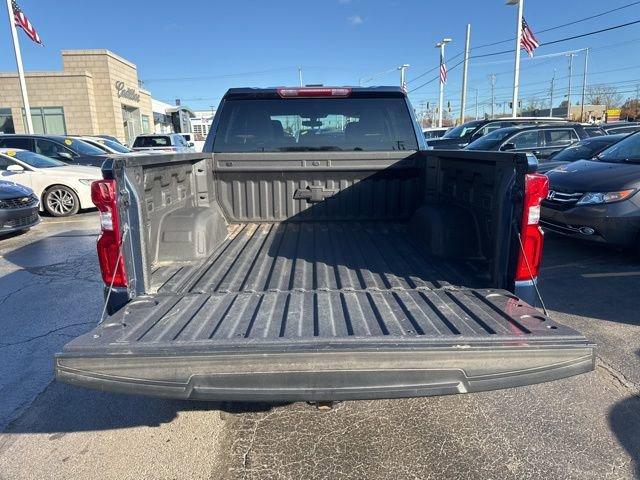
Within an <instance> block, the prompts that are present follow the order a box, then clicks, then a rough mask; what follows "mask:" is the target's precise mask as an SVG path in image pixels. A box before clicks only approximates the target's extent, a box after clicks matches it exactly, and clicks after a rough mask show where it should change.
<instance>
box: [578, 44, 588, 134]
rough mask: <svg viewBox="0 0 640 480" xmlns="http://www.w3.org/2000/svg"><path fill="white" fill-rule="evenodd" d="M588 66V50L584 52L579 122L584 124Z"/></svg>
mask: <svg viewBox="0 0 640 480" xmlns="http://www.w3.org/2000/svg"><path fill="white" fill-rule="evenodd" d="M588 66H589V49H588V48H587V49H585V52H584V73H583V74H582V102H581V105H582V107H581V108H580V121H581V122H584V102H585V98H586V96H587V68H588Z"/></svg>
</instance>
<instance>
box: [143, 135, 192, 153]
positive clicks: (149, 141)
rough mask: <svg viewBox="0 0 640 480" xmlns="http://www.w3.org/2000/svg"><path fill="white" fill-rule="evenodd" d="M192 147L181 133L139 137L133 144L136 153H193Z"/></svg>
mask: <svg viewBox="0 0 640 480" xmlns="http://www.w3.org/2000/svg"><path fill="white" fill-rule="evenodd" d="M192 147H193V144H190V143H189V142H187V141H186V140H185V138H184V137H183V136H182V135H181V134H179V133H167V134H145V135H138V136H137V137H136V140H135V141H134V142H133V150H135V151H145V150H155V151H159V152H193V151H194V150H193V148H192Z"/></svg>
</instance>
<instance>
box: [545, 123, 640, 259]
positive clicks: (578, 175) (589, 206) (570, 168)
mask: <svg viewBox="0 0 640 480" xmlns="http://www.w3.org/2000/svg"><path fill="white" fill-rule="evenodd" d="M547 175H548V177H549V184H550V191H549V196H548V197H547V199H546V200H545V201H543V202H542V215H541V220H540V224H541V225H542V226H543V228H546V229H547V230H551V231H554V232H557V233H561V234H564V235H568V236H571V237H576V238H581V239H584V240H590V241H593V242H598V243H606V244H610V245H615V246H620V247H628V248H634V249H635V250H637V251H638V252H639V253H640V195H638V190H639V189H640V133H637V134H634V135H631V136H629V137H626V138H624V139H623V140H621V141H619V142H618V143H616V144H614V145H613V146H611V147H609V148H607V149H606V150H604V151H603V152H602V153H600V154H599V155H598V156H597V157H596V158H595V159H592V160H579V161H577V162H573V163H570V164H568V165H564V166H562V167H559V168H556V169H555V170H552V171H550V172H549V173H548V174H547Z"/></svg>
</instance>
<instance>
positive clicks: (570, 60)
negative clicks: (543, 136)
mask: <svg viewBox="0 0 640 480" xmlns="http://www.w3.org/2000/svg"><path fill="white" fill-rule="evenodd" d="M575 56H576V54H575V53H570V54H569V90H568V91H567V120H571V80H572V78H571V77H573V57H575Z"/></svg>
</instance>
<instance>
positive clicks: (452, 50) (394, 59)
mask: <svg viewBox="0 0 640 480" xmlns="http://www.w3.org/2000/svg"><path fill="white" fill-rule="evenodd" d="M19 3H20V5H21V7H22V9H23V10H24V11H25V13H26V14H27V15H28V16H29V18H30V19H31V20H32V22H33V23H34V25H35V26H36V27H37V28H38V30H39V33H40V35H41V37H42V38H43V40H44V42H45V43H46V48H41V47H38V46H36V45H35V44H32V43H31V42H30V41H29V40H28V39H27V38H26V37H25V36H24V35H23V34H22V33H21V34H20V35H21V41H22V47H23V55H24V63H25V68H26V69H27V70H51V69H54V70H56V69H60V68H61V66H60V63H61V60H60V55H59V52H60V50H62V49H87V48H107V49H109V50H112V51H114V52H115V53H117V54H119V55H122V56H123V57H125V58H127V59H129V60H131V61H133V62H134V63H136V64H137V65H138V70H139V76H140V78H141V79H142V80H143V81H144V82H145V85H146V87H147V88H148V89H149V90H150V91H151V92H152V94H153V96H154V97H155V98H158V99H161V100H164V101H170V102H172V101H173V99H175V98H181V99H183V103H184V104H187V105H189V106H191V107H193V108H195V109H208V108H210V106H211V105H216V104H217V103H218V102H219V100H220V97H221V96H222V95H223V94H224V92H225V90H226V89H227V88H229V87H233V86H273V85H292V84H296V83H297V81H298V77H297V76H298V73H297V66H298V65H301V66H302V68H303V73H304V81H305V83H323V84H326V85H328V84H333V85H345V84H351V85H353V84H358V82H359V79H361V78H370V77H372V76H373V75H375V74H377V73H380V72H385V71H388V70H390V69H393V68H394V67H395V66H397V65H400V64H402V63H408V64H410V65H411V68H410V69H409V71H408V79H409V80H412V79H413V78H414V77H416V76H417V75H418V74H420V73H422V72H424V71H426V70H428V69H431V68H433V67H435V66H437V62H438V52H437V50H436V49H435V48H434V44H435V42H436V41H438V40H439V39H441V38H443V37H444V36H448V37H451V38H453V43H452V44H451V45H450V46H449V47H448V49H447V56H448V57H452V56H453V55H455V54H457V53H459V52H460V51H461V50H462V48H463V45H464V30H465V26H466V24H467V23H471V24H472V28H473V34H472V46H473V45H481V44H486V43H491V42H495V41H500V40H505V39H508V38H510V37H512V36H513V35H514V29H515V13H516V12H515V8H514V7H509V6H505V5H504V0H480V1H478V0H458V1H446V2H442V1H435V0H322V1H319V0H317V1H315V2H300V1H292V0H278V1H259V0H235V1H233V2H221V1H215V0H209V1H206V0H190V1H188V2H184V3H180V4H176V2H172V1H168V0H156V1H154V2H149V1H141V0H128V1H124V0H111V1H109V2H97V1H86V0H64V1H56V2H54V1H42V0H19ZM628 3H632V1H631V0H607V1H606V2H603V1H602V0H527V1H526V2H525V17H526V19H527V21H528V22H529V24H530V25H531V27H532V28H533V29H534V31H536V30H542V29H545V28H549V27H553V26H556V25H559V24H562V23H567V22H570V21H573V20H577V19H580V18H583V17H586V16H589V15H592V14H598V13H600V12H603V11H605V10H609V9H611V8H615V7H617V6H621V5H625V4H628ZM60 5H63V6H62V7H61V6H60ZM150 5H153V6H152V7H151V6H150ZM1 10H4V2H3V3H2V7H1ZM0 18H6V12H4V11H1V12H0ZM637 19H640V5H636V6H633V7H630V8H627V9H624V10H622V11H619V12H616V13H613V14H610V15H606V16H604V17H601V18H598V19H594V20H590V21H587V22H583V23H580V24H578V25H574V26H572V27H568V28H563V29H559V30H555V31H552V32H548V33H544V34H540V35H539V39H540V40H541V41H542V42H543V43H544V42H545V41H552V40H556V39H559V38H564V37H567V36H572V35H576V34H580V33H584V32H588V31H592V30H597V29H600V28H605V27H608V26H612V25H616V24H619V23H624V22H629V21H633V20H637ZM0 38H1V39H3V40H2V41H0V48H1V49H2V50H1V52H2V53H1V54H0V70H1V71H6V70H15V63H14V59H13V53H12V50H11V44H10V35H9V30H8V25H7V21H2V22H0ZM639 46H640V24H639V25H634V26H631V27H627V28H624V29H619V30H615V31H612V32H607V33H604V34H601V35H597V36H592V37H587V38H583V39H579V40H575V41H570V42H566V43H561V44H557V45H553V46H548V47H544V46H543V47H541V48H540V49H539V50H538V51H537V52H536V55H537V56H540V57H542V56H544V55H548V54H554V53H559V52H564V51H568V50H572V49H579V48H584V47H591V48H593V52H592V55H591V58H590V71H591V72H592V75H591V76H590V80H589V82H590V83H603V82H607V83H615V84H616V86H618V87H619V89H620V91H621V92H624V93H623V94H624V96H631V95H633V93H631V92H630V91H631V90H633V89H635V83H634V81H635V80H636V79H637V80H638V82H640V56H638V55H637V53H636V52H637V51H638V47H639ZM510 47H511V43H508V44H503V45H497V46H495V47H489V48H484V49H481V50H477V51H476V52H475V53H476V54H484V53H491V52H495V51H501V50H506V49H509V48H510ZM512 57H513V55H501V56H495V57H488V58H482V59H477V60H474V61H472V63H471V66H470V75H469V78H470V82H469V85H470V87H471V88H477V89H479V99H480V103H481V104H483V105H481V107H480V111H481V112H482V111H483V110H485V109H488V105H487V102H488V100H489V98H490V83H489V75H490V74H491V73H495V74H496V75H497V83H496V99H497V103H499V104H502V103H503V102H506V101H507V100H508V99H509V97H510V95H511V94H510V89H511V84H512V73H511V70H512V63H513V58H512ZM574 61H575V71H574V73H575V74H576V75H578V74H580V73H581V71H582V64H583V56H582V55H578V56H576V57H575V60H574ZM455 63H456V62H455V61H452V62H450V63H449V67H450V68H451V67H452V66H453V64H455ZM554 69H556V71H557V73H556V78H557V79H558V80H557V83H556V86H557V93H556V99H557V101H558V102H559V101H560V99H561V95H562V94H563V93H566V89H567V82H568V78H566V77H567V75H568V59H567V58H566V57H565V56H557V57H550V58H540V59H538V60H525V61H524V62H523V71H522V75H523V76H522V94H523V95H522V96H523V97H524V98H525V99H526V98H527V97H531V96H533V95H536V96H537V97H538V98H539V99H543V98H548V93H547V92H548V90H549V81H550V80H551V77H552V76H553V72H554ZM612 70H613V71H612ZM435 74H437V72H435V73H432V74H429V75H426V76H425V77H423V78H421V79H420V80H416V81H413V82H411V83H410V84H409V87H410V89H412V88H415V87H416V86H418V85H420V84H421V83H422V82H423V81H426V80H428V79H431V78H432V77H433V76H434V75H435ZM460 77H461V68H458V69H456V70H453V71H451V72H450V77H449V83H448V85H447V97H446V98H447V100H448V101H451V103H452V106H453V108H454V110H455V108H457V106H458V105H459V97H460V81H461V78H460ZM563 77H564V78H563ZM398 82H399V75H398V72H397V71H395V70H394V71H391V72H389V73H387V74H382V75H379V76H377V77H375V80H374V81H371V82H370V83H368V84H369V85H371V84H386V85H389V84H393V85H397V84H398ZM573 83H574V94H575V97H573V99H574V102H575V101H578V95H577V93H578V92H579V90H580V88H581V83H582V80H581V78H579V77H578V76H576V77H575V79H574V82H573ZM437 89H438V85H437V82H433V83H431V84H430V85H428V86H425V87H423V88H421V89H419V90H417V91H415V92H412V93H411V99H412V101H413V103H414V105H415V106H419V105H420V102H422V101H424V102H427V101H429V102H431V103H433V102H435V101H436V99H437ZM470 97H471V98H470V108H471V109H473V107H474V101H475V93H474V92H471V93H470ZM558 102H556V103H558ZM501 108H502V107H501V106H500V107H498V110H500V109H501Z"/></svg>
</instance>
